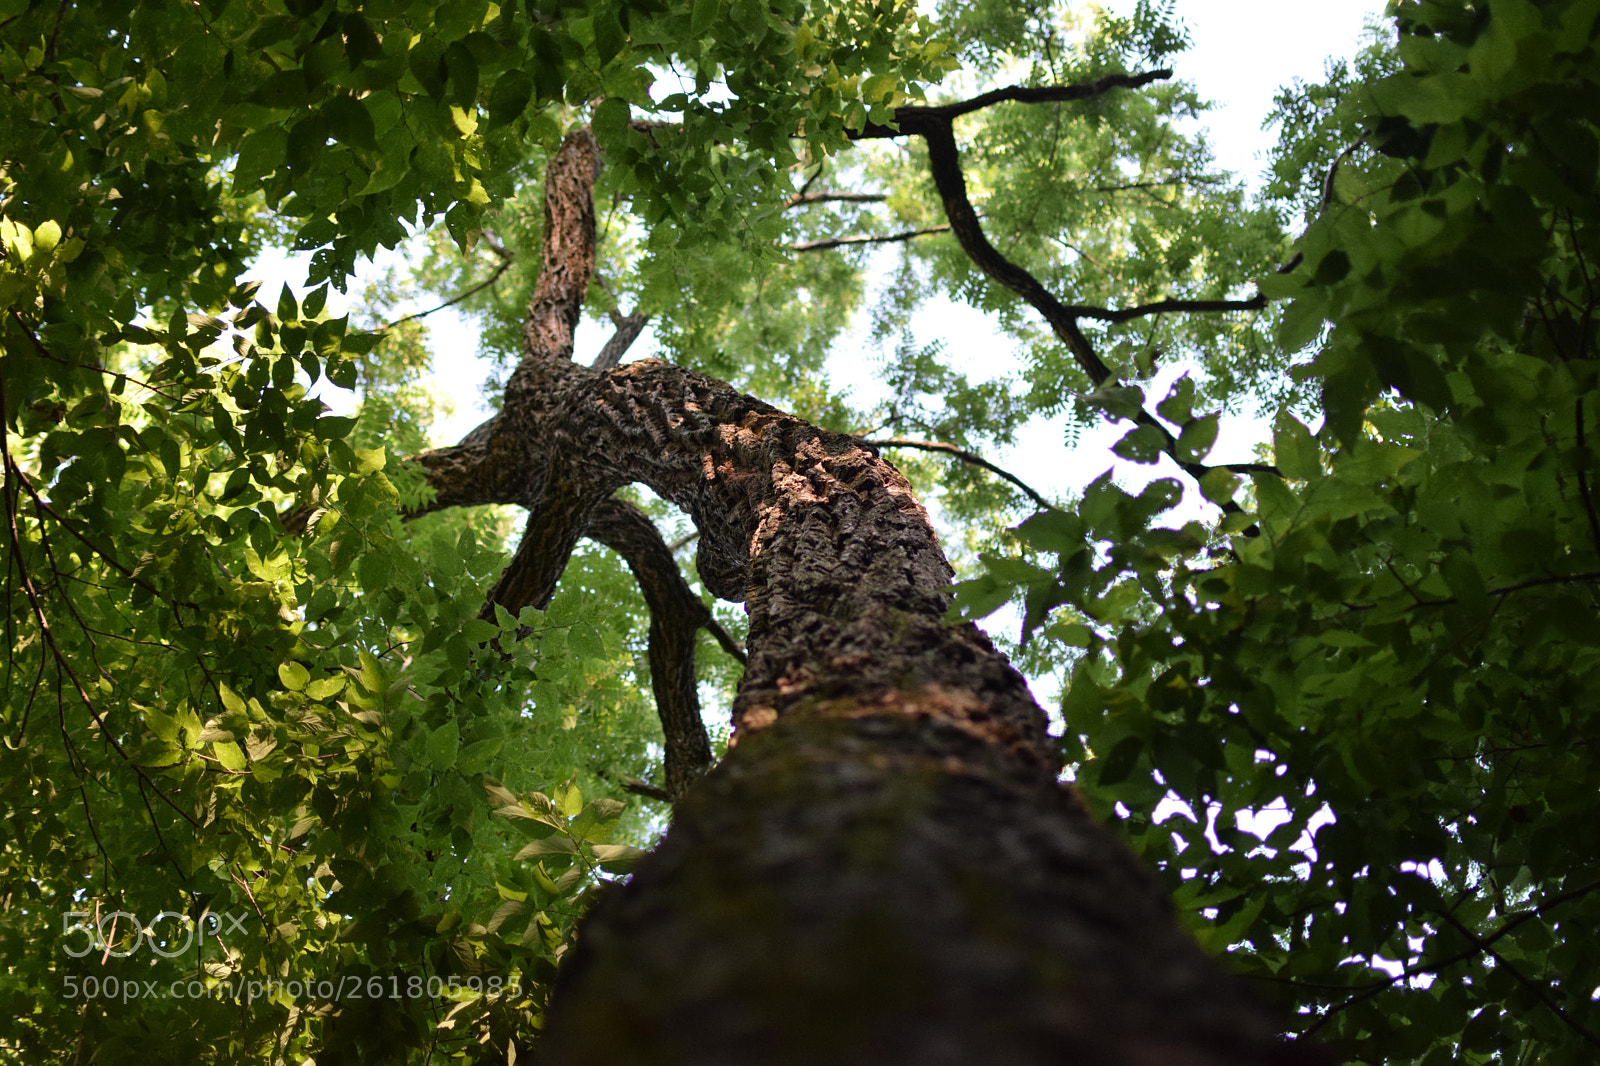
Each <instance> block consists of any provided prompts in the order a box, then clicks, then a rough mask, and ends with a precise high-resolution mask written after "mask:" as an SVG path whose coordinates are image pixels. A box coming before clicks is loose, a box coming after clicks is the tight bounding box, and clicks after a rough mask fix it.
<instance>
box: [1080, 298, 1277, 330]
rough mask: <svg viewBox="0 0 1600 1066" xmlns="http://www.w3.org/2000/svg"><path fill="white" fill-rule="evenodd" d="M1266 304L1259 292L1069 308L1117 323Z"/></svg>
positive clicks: (1240, 308)
mask: <svg viewBox="0 0 1600 1066" xmlns="http://www.w3.org/2000/svg"><path fill="white" fill-rule="evenodd" d="M1265 306H1267V298H1266V297H1265V296H1263V295H1261V294H1260V293H1259V292H1258V293H1256V294H1255V295H1254V296H1252V297H1250V298H1249V299H1248V300H1160V301H1157V302H1156V303H1153V304H1140V305H1139V306H1137V307H1125V308H1123V309H1122V310H1120V311H1115V310H1112V309H1111V308H1109V307H1091V306H1088V305H1085V304H1072V305H1070V306H1069V307H1068V308H1067V310H1068V311H1069V312H1071V313H1072V314H1073V315H1076V316H1078V317H1080V318H1092V319H1095V320H1096V321H1098V322H1111V323H1117V322H1128V321H1131V320H1132V319H1135V318H1143V317H1144V316H1145V315H1164V314H1170V313H1176V312H1201V311H1259V310H1261V309H1262V308H1263V307H1265Z"/></svg>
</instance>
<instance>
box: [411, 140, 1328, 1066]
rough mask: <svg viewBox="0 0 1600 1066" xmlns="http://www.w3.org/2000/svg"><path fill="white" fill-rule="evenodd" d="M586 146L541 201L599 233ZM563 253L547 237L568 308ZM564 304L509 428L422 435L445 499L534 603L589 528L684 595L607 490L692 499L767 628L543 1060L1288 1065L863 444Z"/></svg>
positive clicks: (718, 571) (545, 309) (515, 595)
mask: <svg viewBox="0 0 1600 1066" xmlns="http://www.w3.org/2000/svg"><path fill="white" fill-rule="evenodd" d="M569 152H570V153H571V154H572V155H574V156H579V157H582V158H580V159H578V160H577V162H576V163H574V162H573V161H571V160H568V161H563V160H562V159H561V158H559V157H558V159H557V160H556V162H555V163H554V164H553V165H552V172H553V175H556V176H553V177H552V184H553V186H555V187H556V188H557V191H556V193H553V194H552V195H551V200H550V203H551V204H552V205H557V206H554V207H552V208H551V211H550V213H549V214H548V215H547V218H548V219H550V224H551V225H553V226H561V225H571V226H573V227H574V229H575V231H578V232H581V231H582V227H583V226H584V225H585V221H584V220H585V218H586V217H589V218H592V215H590V216H585V214H584V212H583V210H582V209H581V205H577V206H576V208H575V210H574V211H573V212H572V213H571V214H570V215H563V214H562V211H561V209H560V207H559V204H560V203H563V202H565V203H568V204H569V206H570V205H572V201H571V199H570V197H567V194H566V192H564V191H562V188H561V187H560V186H559V184H558V181H560V180H566V179H565V177H560V176H561V175H571V174H573V173H578V172H580V171H581V166H582V165H590V164H588V163H586V162H585V161H584V160H585V159H592V155H590V153H592V142H588V143H587V144H586V143H585V141H584V139H583V138H582V137H577V136H576V135H575V137H573V138H569V139H568V142H567V146H566V147H564V149H563V155H566V154H568V153H569ZM563 168H565V169H563ZM590 173H592V171H591V172H590ZM576 243H577V242H572V241H566V242H563V241H557V240H555V239H552V238H551V237H548V236H547V238H546V256H547V262H548V259H549V257H550V256H551V255H552V254H556V255H557V257H558V258H559V259H560V262H561V264H562V266H561V269H562V270H563V271H564V274H563V279H564V280H563V284H564V286H565V288H564V291H566V292H567V293H569V294H571V293H573V292H577V293H578V294H579V297H578V298H581V286H578V285H577V284H576V278H577V277H578V274H579V270H578V269H577V268H576V267H575V266H574V264H579V265H581V261H582V258H583V257H582V256H581V255H578V254H576V252H575V251H574V249H575V248H576ZM552 248H556V249H565V251H558V252H557V253H552V251H551V249H552ZM590 261H591V262H592V257H591V259H590ZM540 290H541V292H543V291H545V286H544V285H543V283H541V286H540ZM546 315H555V316H558V317H560V319H561V321H568V320H570V321H576V316H575V314H574V315H569V314H568V309H567V308H566V307H565V306H563V305H560V304H559V303H553V302H546V303H544V304H540V303H539V302H538V300H536V301H535V306H534V313H533V314H532V315H530V326H529V330H528V337H529V345H528V352H527V355H526V357H525V358H524V359H523V360H522V362H521V364H520V365H519V366H518V368H517V370H516V372H515V373H514V375H513V377H512V379H511V382H510V384H509V385H508V388H507V391H506V396H505V404H504V407H503V410H502V413H501V414H500V415H499V416H498V417H497V418H496V419H495V421H494V423H493V424H492V425H491V426H489V427H485V428H484V429H483V430H482V431H481V432H477V431H475V437H476V439H473V440H469V441H468V442H464V443H463V445H461V446H458V447H457V448H455V449H446V450H444V451H443V452H441V453H434V454H432V455H430V456H424V457H423V466H424V469H425V470H426V472H427V474H428V476H429V478H430V480H431V481H432V482H433V484H434V486H435V488H436V489H437V490H438V491H439V494H440V498H441V499H448V500H451V501H453V502H461V501H467V500H473V501H474V502H477V498H478V497H487V496H493V497H495V498H505V499H511V500H514V501H515V502H518V503H520V504H522V505H523V506H525V507H527V508H528V510H529V512H530V519H529V528H528V533H527V535H526V536H525V539H524V541H523V544H522V547H521V548H520V549H519V551H518V553H517V556H516V559H515V560H514V562H513V564H512V566H511V567H510V568H509V569H508V571H507V574H506V576H505V577H504V578H503V579H502V581H501V583H500V586H499V587H498V588H497V589H496V590H495V592H494V596H495V597H496V598H497V599H500V600H502V602H505V601H507V600H510V601H512V602H517V603H540V602H543V598H545V597H548V594H549V589H551V588H553V587H554V583H555V581H556V580H557V578H558V577H559V575H560V572H561V570H562V567H563V566H564V565H565V562H566V558H567V553H568V552H569V551H570V549H571V546H572V543H573V542H574V541H575V540H576V539H577V537H578V536H579V535H582V534H584V533H587V534H588V535H591V536H597V537H599V538H600V539H602V540H607V539H608V538H610V540H609V541H608V542H611V541H615V542H617V543H620V544H623V545H624V547H625V554H627V553H628V552H630V551H631V552H632V553H633V556H634V557H636V558H639V559H641V560H645V563H644V565H645V570H646V573H645V574H641V583H643V584H645V587H646V595H647V598H650V599H651V605H652V609H653V610H654V609H655V608H656V607H657V605H658V604H664V603H668V602H670V601H673V600H674V599H681V596H680V593H679V592H678V590H676V589H675V588H668V589H666V590H665V591H662V590H658V593H659V595H658V594H653V593H652V592H651V590H650V583H649V582H650V580H651V579H650V578H647V576H646V574H657V573H661V572H663V571H662V569H661V567H659V566H657V565H655V564H652V563H650V562H649V558H650V557H651V556H653V555H654V553H655V548H654V545H653V544H651V545H649V546H647V547H646V548H638V549H636V548H629V547H627V545H628V542H629V541H630V538H631V537H633V536H634V535H635V534H642V533H643V531H642V529H641V528H640V527H639V526H638V524H637V520H636V518H635V515H633V514H630V513H628V512H626V511H625V510H623V509H620V508H618V507H617V506H616V505H615V504H614V503H612V502H610V501H609V497H610V495H611V493H612V492H613V491H614V490H615V489H616V488H618V487H620V486H621V485H624V484H627V483H630V482H640V483H643V484H646V485H648V486H649V487H650V488H651V489H653V490H654V491H655V492H656V493H658V494H659V495H661V496H662V497H664V498H666V499H668V500H670V501H672V502H674V503H676V504H677V505H678V506H679V507H681V508H683V509H684V510H685V511H686V512H688V513H689V515H690V516H691V517H692V518H693V519H694V521H695V524H696V525H697V527H698V528H699V530H700V542H699V569H700V573H701V577H702V579H703V580H704V582H705V584H706V586H707V587H708V588H709V589H710V590H711V591H712V592H713V593H715V594H716V595H718V596H720V597H723V598H725V599H731V600H743V601H744V602H745V604H746V609H747V611H748V614H749V619H750V635H749V645H748V652H749V658H748V663H747V666H746V670H745V675H744V678H743V680H742V682H741V684H740V686H739V690H738V693H737V696H736V698H735V701H734V707H733V717H734V726H735V733H734V745H733V747H732V749H731V750H730V752H729V754H728V756H727V757H726V758H725V759H724V760H723V762H722V764H721V765H719V766H718V767H716V768H715V769H713V770H712V771H711V773H709V774H708V775H706V777H705V778H704V779H702V780H701V781H700V782H699V783H698V784H696V785H695V786H694V787H693V788H692V789H689V790H688V795H687V798H686V799H685V800H684V802H683V803H681V804H679V805H678V808H677V810H676V812H675V816H674V820H673V826H672V829H671V831H670V832H669V834H668V835H667V838H666V840H665V841H664V842H663V844H662V845H661V846H660V847H659V848H658V849H657V851H656V852H655V853H654V854H653V855H652V856H650V857H649V858H648V859H646V860H645V861H644V862H643V863H642V864H641V865H640V867H639V868H638V870H637V871H636V873H635V874H634V876H633V879H632V881H631V882H630V883H629V884H628V885H627V886H625V887H621V888H616V889H613V890H611V892H612V895H611V897H610V898H608V899H606V900H605V901H603V902H602V904H601V905H600V906H599V907H597V908H596V911H595V912H594V913H593V914H592V915H591V917H590V918H589V919H588V920H587V921H586V922H585V925H584V927H583V931H582V935H581V937H580V941H579V944H578V947H577V950H576V952H575V954H574V957H572V958H571V959H570V960H569V961H568V962H567V963H565V964H564V967H563V971H562V977H561V981H560V984H559V986H558V988H557V991H556V994H555V997H554V1001H553V1004H552V1008H551V1012H550V1015H549V1018H548V1025H547V1029H546V1036H545V1038H544V1042H543V1043H542V1044H541V1045H540V1051H539V1053H540V1055H541V1056H542V1061H545V1062H547V1063H574V1064H580V1063H581V1064H604V1063H628V1064H635V1063H641V1062H663V1063H666V1062H670V1063H692V1064H712V1063H717V1064H721V1063H729V1064H732V1063H756V1062H760V1063H797V1064H798V1063H841V1062H843V1063H869V1062H870V1063H874V1064H881V1063H919V1064H937V1063H985V1064H1003V1063H1018V1064H1021V1063H1043V1062H1085V1063H1107V1064H1129V1066H1132V1064H1151V1066H1154V1064H1158V1063H1160V1064H1180V1066H1224V1064H1229V1066H1233V1064H1240V1063H1246V1064H1250V1063H1288V1062H1292V1061H1296V1058H1295V1052H1294V1050H1293V1049H1291V1048H1289V1047H1288V1046H1286V1045H1283V1044H1281V1043H1279V1042H1278V1041H1277V1040H1276V1038H1275V1036H1274V1027H1273V1025H1272V1022H1271V1020H1270V1018H1269V1016H1268V1015H1267V1014H1266V1013H1265V1012H1263V1011H1262V1010H1261V1009H1259V1008H1258V1007H1257V1006H1256V1005H1255V1004H1254V1003H1253V1002H1252V1001H1251V1000H1250V999H1249V998H1248V996H1246V995H1245V994H1244V993H1243V992H1242V991H1241V990H1240V988H1239V987H1238V986H1237V984H1236V983H1235V982H1234V981H1233V980H1232V979H1230V978H1228V977H1226V976H1225V975H1224V974H1223V972H1222V971H1221V970H1220V968H1219V967H1217V966H1216V964H1215V963H1213V962H1212V961H1210V960H1209V959H1208V958H1206V957H1205V956H1204V955H1203V954H1202V953H1201V952H1200V950H1199V949H1198V948H1197V947H1196V945H1195V944H1194V943H1193V942H1192V940H1190V939H1189V937H1188V936H1187V935H1186V934H1185V933H1184V932H1183V930H1182V929H1181V927H1180V925H1179V923H1178V922H1177V920H1176V918H1175V917H1174V915H1173V914H1172V912H1171V908H1170V906H1169V905H1168V903H1167V901H1166V897H1165V893H1164V891H1163V889H1162V888H1161V886H1160V884H1159V883H1158V882H1157V880H1156V879H1155V878H1154V877H1153V876H1152V875H1151V874H1150V873H1149V872H1148V871H1146V870H1144V869H1143V868H1142V867H1141V866H1139V864H1138V863H1137V862H1136V861H1134V860H1133V859H1132V857H1131V856H1130V855H1129V854H1128V853H1127V852H1126V850H1125V849H1123V848H1122V847H1121V846H1120V845H1119V844H1118V842H1117V841H1116V839H1115V838H1114V837H1113V836H1112V835H1111V834H1110V833H1109V832H1107V831H1106V830H1105V829H1104V828H1103V827H1101V826H1100V825H1098V824H1097V823H1096V822H1095V821H1094V819H1093V818H1091V817H1090V816H1089V815H1088V813H1087V812H1086V811H1085V810H1084V808H1083V807H1082V806H1081V805H1080V804H1079V803H1078V802H1077V801H1076V800H1075V798H1074V796H1073V794H1072V793H1071V791H1070V790H1069V789H1067V788H1066V787H1064V786H1062V785H1061V784H1060V783H1059V782H1058V780H1057V778H1058V774H1059V771H1060V768H1061V767H1060V762H1059V759H1058V757H1057V755H1056V751H1055V747H1054V745H1053V743H1052V741H1051V739H1050V737H1049V735H1048V733H1047V730H1046V720H1045V716H1044V714H1043V713H1042V712H1041V711H1040V709H1039V707H1038V705H1037V704H1036V703H1035V702H1034V700H1033V698H1032V697H1031V695H1030V694H1029V692H1028V689H1027V686H1026V684H1025V682H1024V681H1023V679H1022V677H1021V676H1020V675H1019V674H1018V673H1017V672H1016V671H1015V670H1014V669H1012V668H1011V666H1010V665H1009V664H1008V663H1007V662H1006V661H1005V659H1004V658H1003V657H1002V656H1000V655H999V654H998V653H997V652H996V651H995V650H994V649H993V647H992V646H991V644H990V643H989V641H988V639H987V638H986V637H985V636H984V635H983V634H982V633H981V632H979V631H978V630H977V629H976V628H974V627H973V626H970V625H951V624H948V623H947V622H946V621H945V614H946V611H947V608H948V606H949V598H950V578H951V570H950V567H949V564H948V563H947V562H946V560H945V557H944V555H943V553H942V552H941V551H940V549H939V545H938V542H937V538H936V536H935V534H934V532H933V530H932V528H931V527H930V526H929V524H928V521H927V516H926V514H925V513H924V511H923V509H922V507H921V506H920V504H918V502H917V500H916V498H915V496H914V495H913V493H912V491H911V488H910V486H909V485H908V484H907V482H906V480H905V479H904V478H903V477H902V476H901V475H900V473H899V472H898V471H897V470H895V468H894V467H893V466H891V465H890V464H889V463H888V462H887V461H885V460H884V459H883V458H882V457H881V456H880V455H879V454H878V452H877V450H876V449H875V448H873V447H872V446H871V445H869V444H866V443H865V442H863V441H861V440H859V439H857V438H853V437H849V436H845V435H841V434H837V433H832V432H829V431H827V430H823V429H820V428H818V427H816V426H812V425H810V424H808V423H806V422H804V421H802V420H801V419H798V418H796V417H794V416H792V415H788V414H785V413H784V412H782V411H779V410H777V409H775V408H773V407H770V406H768V405H767V404H764V403H762V402H760V401H759V400H756V399H753V398H751V397H748V396H745V395H742V394H740V393H739V392H737V391H736V390H734V389H733V388H731V387H730V386H728V385H727V384H724V383H722V382H719V381H715V380H712V379H710V378H707V377H704V376H702V375H700V374H696V373H694V372H692V371H689V370H685V369H682V368H679V367H674V366H669V365H666V364H664V363H661V362H658V361H655V360H644V361H640V362H635V363H632V364H629V365H627V366H624V367H619V368H616V369H610V370H595V369H593V368H589V367H579V366H575V365H574V364H572V363H571V362H570V360H569V358H568V356H569V354H570V328H569V329H568V332H567V334H566V337H565V340H564V341H563V339H562V337H561V336H560V333H559V322H558V323H557V324H556V325H555V326H554V327H552V326H550V325H549V324H547V323H543V322H541V321H536V320H537V319H538V318H540V316H546ZM646 524H647V523H646ZM645 539H646V540H648V539H649V538H648V536H646V538H645ZM656 539H657V540H659V537H657V538H656ZM667 561H668V562H670V554H669V555H668V557H667ZM630 562H631V559H630ZM657 562H659V558H657ZM636 572H638V570H637V568H636ZM674 573H675V570H674ZM667 584H668V585H670V582H668V583H667ZM696 602H698V601H696ZM676 609H679V610H680V611H681V612H683V613H682V616H681V617H682V618H683V619H684V621H682V622H680V625H687V624H693V618H692V617H691V616H692V615H693V614H694V608H693V607H691V606H689V605H688V604H687V603H686V602H680V603H679V604H678V607H677V608H676ZM701 609H702V610H703V609H704V608H703V607H702V608H701ZM663 613H664V612H663ZM669 625H670V623H669ZM691 646H692V645H691ZM690 676H691V680H692V674H691V675H690ZM674 713H681V709H680V711H679V712H674ZM668 728H669V731H670V728H671V727H670V726H669V727H668ZM673 774H674V771H673V769H672V768H671V767H670V766H669V771H668V777H669V783H670V782H671V781H672V780H673ZM680 780H681V778H680ZM1304 1061H1309V1059H1307V1060H1304Z"/></svg>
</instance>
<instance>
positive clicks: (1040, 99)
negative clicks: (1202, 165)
mask: <svg viewBox="0 0 1600 1066" xmlns="http://www.w3.org/2000/svg"><path fill="white" fill-rule="evenodd" d="M1170 77H1172V70H1171V69H1170V68H1166V67H1164V68H1162V69H1160V70H1151V71H1146V72H1145V73H1143V74H1107V75H1106V76H1105V77H1103V78H1100V79H1098V80H1096V81H1090V82H1081V83H1079V84H1077V85H1039V86H1023V85H1012V86H1008V87H1007V88H1004V89H991V90H990V91H989V92H986V93H983V94H981V95H979V96H974V97H972V98H971V99H970V100H959V101H957V102H955V103H950V104H936V105H927V104H907V105H904V106H902V107H897V108H895V110H894V120H895V123H896V124H897V125H899V126H900V127H901V129H900V130H898V131H897V130H895V129H894V128H893V127H890V126H881V125H878V124H877V123H875V122H869V123H867V125H866V127H865V128H864V129H863V130H862V131H861V132H860V133H859V134H856V136H857V137H858V138H868V137H899V136H901V135H902V133H907V132H911V131H909V130H906V129H904V127H905V124H906V121H907V120H908V119H910V120H912V121H913V122H918V121H922V120H924V119H931V120H934V121H942V122H945V123H948V122H949V121H950V120H951V119H955V118H960V117H961V116H962V115H968V114H971V113H972V112H974V111H979V110H982V109H983V108H985V107H992V106H994V105H995V104H999V103H1005V102H1008V101H1009V102H1013V103H1019V104H1055V103H1066V102H1068V101H1072V100H1088V99H1090V98H1092V97H1095V96H1103V95H1105V94H1106V93H1108V92H1110V91H1111V90H1112V89H1138V88H1142V87H1143V86H1146V85H1148V84H1150V83H1151V82H1153V81H1164V80H1165V79H1167V78H1170Z"/></svg>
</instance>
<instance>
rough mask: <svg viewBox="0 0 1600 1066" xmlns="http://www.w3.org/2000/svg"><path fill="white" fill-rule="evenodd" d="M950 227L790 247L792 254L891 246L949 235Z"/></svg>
mask: <svg viewBox="0 0 1600 1066" xmlns="http://www.w3.org/2000/svg"><path fill="white" fill-rule="evenodd" d="M949 231H950V227H949V226H948V225H942V226H929V227H928V228H926V229H913V230H906V231H905V232H904V233H890V234H885V235H884V236H880V237H828V238H825V239H823V240H820V241H804V242H802V243H800V244H791V245H789V250H790V251H791V252H820V251H823V250H824V249H827V248H843V247H845V246H846V245H851V244H891V243H894V242H896V241H909V240H911V239H912V238H914V237H922V236H926V235H927V234H929V233H948V232H949Z"/></svg>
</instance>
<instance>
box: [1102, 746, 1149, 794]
mask: <svg viewBox="0 0 1600 1066" xmlns="http://www.w3.org/2000/svg"><path fill="white" fill-rule="evenodd" d="M1143 751H1144V741H1142V740H1140V739H1139V738H1138V737H1123V738H1122V739H1121V740H1119V741H1117V743H1116V745H1115V746H1113V747H1112V749H1111V751H1110V753H1108V754H1107V755H1106V757H1105V759H1104V760H1103V761H1102V762H1101V763H1100V775H1099V777H1097V778H1096V780H1097V781H1098V782H1099V784H1100V786H1101V787H1102V788H1107V787H1110V786H1111V785H1117V784H1121V783H1122V782H1123V781H1126V780H1127V779H1128V775H1129V774H1131V773H1133V767H1134V765H1135V764H1136V763H1138V761H1139V755H1140V753H1141V752H1143Z"/></svg>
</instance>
